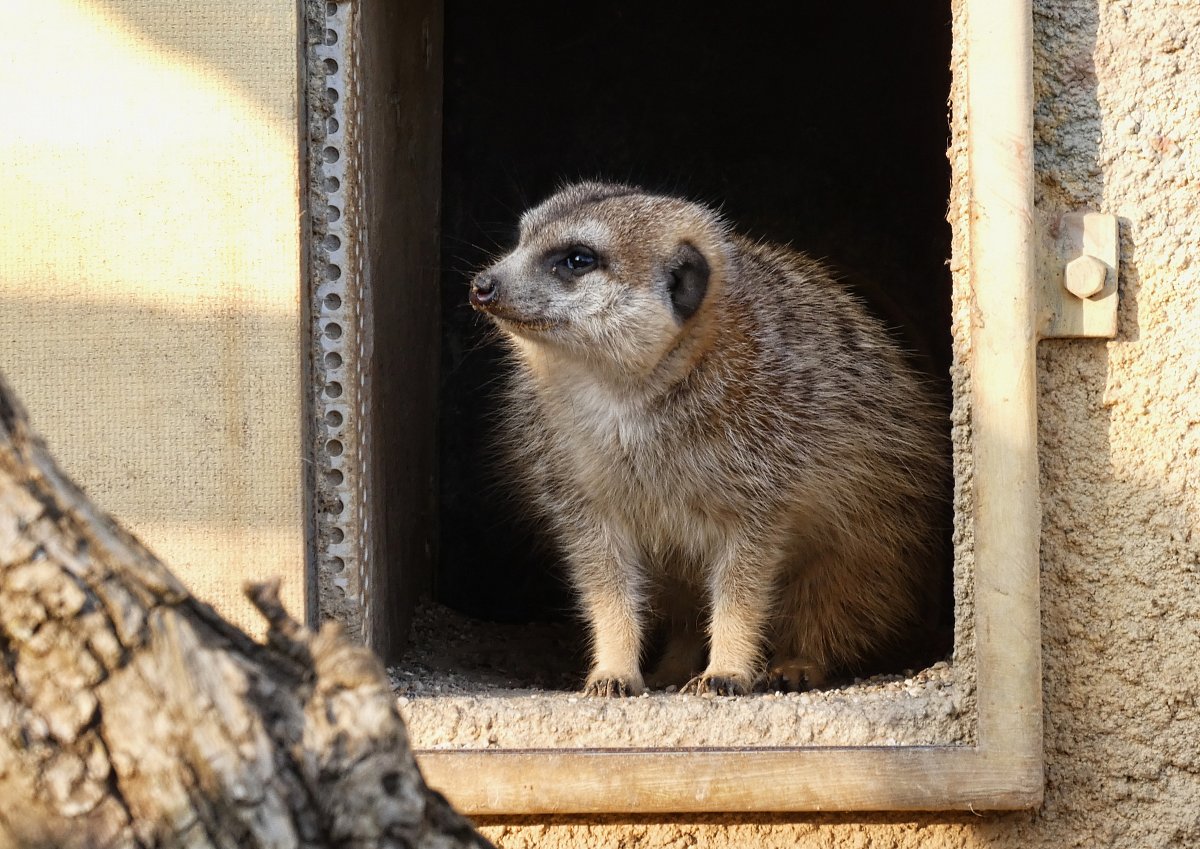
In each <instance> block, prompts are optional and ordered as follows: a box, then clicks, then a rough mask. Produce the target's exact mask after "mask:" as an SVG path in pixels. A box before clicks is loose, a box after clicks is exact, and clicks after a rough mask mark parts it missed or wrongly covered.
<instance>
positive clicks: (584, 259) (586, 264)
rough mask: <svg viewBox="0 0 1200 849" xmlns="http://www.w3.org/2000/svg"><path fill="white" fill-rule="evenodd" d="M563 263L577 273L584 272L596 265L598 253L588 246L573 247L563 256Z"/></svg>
mask: <svg viewBox="0 0 1200 849" xmlns="http://www.w3.org/2000/svg"><path fill="white" fill-rule="evenodd" d="M562 264H563V265H565V266H566V267H567V268H568V269H569V270H571V271H573V272H574V273H576V274H583V273H584V272H585V271H590V270H591V269H592V268H594V267H595V266H596V255H595V254H594V253H592V252H591V251H589V250H588V249H587V248H571V250H569V251H567V253H566V256H564V257H563V259H562Z"/></svg>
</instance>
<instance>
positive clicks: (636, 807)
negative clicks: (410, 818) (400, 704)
mask: <svg viewBox="0 0 1200 849" xmlns="http://www.w3.org/2000/svg"><path fill="white" fill-rule="evenodd" d="M417 5H421V4H420V3H418V4H417ZM961 5H962V8H961V9H960V12H959V13H960V14H964V15H965V39H966V44H965V48H964V55H965V61H966V80H965V86H966V97H965V108H966V110H967V111H966V122H967V144H968V151H967V158H968V173H966V174H965V175H964V174H959V175H957V178H958V179H959V180H964V179H965V180H966V188H965V191H966V194H967V197H968V202H967V207H968V208H967V213H966V214H967V216H968V223H967V225H966V228H967V229H966V233H965V235H966V239H965V244H967V245H968V253H969V256H967V257H966V259H967V261H968V268H969V280H970V284H969V285H970V288H971V292H972V298H973V303H972V307H973V313H972V314H973V316H974V318H973V321H972V326H971V331H970V332H971V338H970V345H969V353H968V355H967V356H968V357H969V360H968V362H967V366H968V368H969V371H970V374H971V381H970V385H971V389H970V392H971V398H970V403H971V411H972V413H971V415H972V421H971V428H972V431H971V433H972V436H971V440H972V448H971V450H972V452H973V463H974V467H973V468H974V474H973V477H972V480H971V481H970V485H971V486H973V487H974V494H973V503H974V505H975V513H974V515H973V516H972V517H971V524H972V527H971V530H972V532H973V544H974V564H973V613H972V614H971V615H973V617H974V667H975V673H976V677H975V682H974V687H975V690H974V693H975V699H976V701H975V714H974V717H973V719H974V728H975V735H974V740H975V742H974V743H973V744H972V745H935V746H884V745H871V746H858V747H811V746H806V747H799V746H797V747H769V748H768V747H739V748H703V749H686V748H685V749H678V748H672V749H666V748H662V749H659V748H648V749H580V748H576V749H561V748H559V749H521V750H511V749H510V750H452V751H447V750H437V751H419V752H418V753H417V757H418V761H419V763H420V766H421V769H422V771H423V772H424V774H425V776H426V778H427V780H428V781H429V783H430V784H431V785H432V786H434V787H436V788H438V789H440V790H441V791H442V792H444V793H445V794H446V795H447V796H448V797H449V799H450V800H451V802H452V803H453V804H454V805H455V806H456V807H458V808H459V809H461V810H463V811H464V812H466V813H468V814H471V815H476V816H486V815H499V814H517V813H524V814H528V813H634V812H647V813H648V812H663V813H667V812H672V813H684V812H715V811H725V812H729V811H747V812H750V811H818V810H820V811H830V810H840V811H875V810H887V811H907V810H951V809H959V810H968V809H969V810H984V809H992V810H998V809H1022V808H1030V807H1035V806H1037V805H1038V804H1040V802H1041V799H1042V786H1043V767H1042V697H1041V654H1040V651H1041V650H1040V642H1041V641H1040V601H1039V576H1038V572H1039V555H1038V540H1039V533H1040V510H1039V504H1038V462H1037V443H1036V406H1035V365H1036V361H1035V346H1036V342H1037V332H1036V328H1035V315H1034V306H1035V292H1036V287H1035V285H1034V284H1035V279H1034V277H1035V266H1034V232H1033V227H1034V224H1033V222H1034V220H1035V218H1034V214H1033V192H1032V184H1033V138H1032V116H1033V95H1032V82H1031V80H1032V70H1031V62H1032V59H1031V57H1032V47H1031V45H1032V32H1031V31H1032V11H1031V4H1030V0H961ZM338 6H339V7H340V10H339V14H341V15H342V16H343V17H342V20H341V25H342V30H341V32H342V35H343V40H344V41H346V42H350V44H344V45H343V46H342V48H341V51H342V52H340V53H339V55H341V56H347V57H350V58H352V59H353V60H354V61H353V63H352V64H351V65H350V66H349V67H346V68H343V69H342V70H341V71H340V72H339V73H341V74H345V75H348V76H347V77H346V79H345V80H344V84H339V87H340V90H341V91H343V92H344V93H345V95H346V100H345V102H344V103H343V104H342V105H341V107H339V108H342V109H345V110H346V111H347V113H348V115H349V117H348V119H347V121H346V126H345V128H344V130H343V131H342V132H344V133H345V134H346V140H345V144H344V145H343V147H342V151H343V153H344V154H345V155H347V156H349V157H351V159H350V161H349V162H348V163H346V165H345V167H346V170H347V173H350V174H351V175H352V176H353V175H357V180H351V181H349V182H347V183H346V184H344V185H343V186H342V187H341V192H342V195H343V196H344V198H343V201H339V202H344V203H346V204H347V205H348V206H350V207H353V206H354V204H355V203H358V204H360V205H363V204H365V201H363V199H362V198H363V197H364V193H363V190H362V183H364V182H367V181H369V179H370V173H371V163H370V162H362V163H357V162H355V161H354V160H353V155H354V153H355V151H359V152H360V153H359V155H361V150H362V149H363V145H362V143H361V140H360V141H359V142H358V143H357V144H356V143H354V141H353V138H352V136H353V135H354V133H356V132H362V124H363V122H362V121H360V120H354V115H353V113H354V110H355V109H356V108H357V107H356V101H355V92H356V90H357V89H356V84H355V81H354V80H353V75H354V74H355V73H366V72H367V70H369V68H368V69H366V70H357V69H358V55H359V54H360V53H361V52H362V51H360V50H357V49H355V48H354V46H353V43H354V40H355V38H356V37H361V36H356V35H355V33H356V29H355V17H356V16H361V14H362V12H361V11H360V6H361V4H360V3H358V2H355V3H349V2H341V3H339V4H338ZM425 6H426V9H428V8H434V9H435V10H438V9H440V7H438V6H437V4H436V0H434V2H433V4H432V5H430V4H428V3H426V4H425ZM389 14H390V13H389ZM421 37H422V38H423V39H425V42H424V49H425V50H426V51H428V38H429V33H428V32H427V31H426V32H424V33H423V34H422V36H421ZM438 86H439V88H438V91H439V96H440V78H439V81H438ZM389 143H391V142H390V141H389ZM368 148H369V145H368ZM368 158H369V156H368ZM416 179H420V178H416ZM434 183H435V186H436V180H434ZM421 190H422V191H423V192H425V193H427V194H428V190H429V186H427V185H423V186H422V187H421ZM356 192H357V200H356V198H355V193H356ZM366 194H369V192H367V193H366ZM376 202H377V201H376ZM357 220H367V219H366V218H362V217H361V216H360V218H359V219H357ZM368 236H369V237H370V238H372V239H375V238H377V237H376V236H375V235H374V234H369V233H362V234H360V237H361V244H357V246H356V240H355V234H354V233H353V232H347V233H346V234H345V239H344V241H347V242H348V244H346V245H343V247H342V248H341V249H340V250H342V251H343V252H346V251H349V252H351V253H353V252H354V251H355V250H358V251H359V252H360V253H361V255H365V256H367V257H368V259H369V257H370V252H369V251H368V250H367V248H366V247H365V243H366V241H367V238H368ZM394 237H395V236H394ZM395 238H400V237H395ZM422 238H423V236H422ZM959 243H960V244H962V243H963V240H960V242H959ZM361 265H362V264H361V263H359V271H358V273H365V274H368V276H369V269H368V271H366V272H363V271H362V270H361ZM352 270H353V269H351V268H348V269H347V271H348V272H352ZM345 278H346V279H344V280H343V281H341V283H342V285H345V286H347V287H349V288H350V289H353V287H354V286H355V285H358V286H360V287H361V286H362V285H364V284H363V283H362V281H358V280H356V278H355V277H354V275H353V273H347V274H346V275H345ZM361 301H362V299H361V298H360V299H357V300H356V299H354V298H348V299H347V303H348V304H352V303H360V302H361ZM359 308H360V309H369V306H365V307H364V306H361V304H360V306H359ZM363 324H364V322H362V321H359V322H358V326H362V325H363ZM366 324H367V326H368V327H369V322H367V323H366ZM346 326H347V327H352V326H354V325H353V324H347V325H346ZM363 332H364V333H369V330H367V331H363ZM343 341H344V343H345V344H344V348H345V350H346V352H347V354H346V359H347V360H348V362H346V363H344V364H343V366H342V368H344V369H348V370H350V372H352V373H357V374H358V375H359V379H358V386H360V387H366V389H364V390H363V391H364V392H368V393H369V388H370V386H371V385H372V383H373V381H372V379H371V377H372V375H371V374H370V372H371V369H372V368H373V367H379V366H372V364H371V362H370V361H368V359H367V357H366V355H362V358H361V359H356V358H355V356H354V351H355V350H356V348H355V345H354V344H352V343H353V342H354V340H353V339H352V338H351V339H349V340H343ZM359 342H360V344H359V345H358V347H357V350H358V351H360V352H361V351H364V350H368V351H369V350H370V345H367V346H365V348H364V346H363V345H362V344H361V340H359ZM324 344H326V345H328V344H329V343H328V342H325V343H324ZM364 374H365V375H366V377H367V379H366V380H364V379H363V375H364ZM351 385H353V384H351ZM364 397H365V396H364ZM367 406H368V405H367V404H366V402H365V401H364V402H363V403H362V404H360V405H359V410H360V412H361V415H362V417H363V418H364V419H365V418H366V417H367V415H368V414H367V412H366V409H367ZM351 409H353V405H351ZM369 426H370V423H369V422H366V424H364V423H363V422H359V423H358V424H357V427H358V432H360V433H361V432H362V430H363V429H364V428H368V429H369ZM352 436H353V434H351V433H350V432H349V431H348V432H347V436H346V439H345V440H344V441H345V442H346V443H347V447H352V448H353V449H354V450H353V451H350V452H349V455H348V456H350V457H351V458H357V462H358V469H359V473H360V474H362V475H364V476H366V477H367V478H369V477H370V475H371V474H372V472H371V468H372V467H371V463H370V456H369V446H368V445H365V444H357V443H354V442H353V440H352V438H351V437H352ZM342 462H348V461H345V460H344V458H343V460H342ZM359 491H360V492H369V491H370V487H369V486H368V487H366V488H365V489H364V488H360V489H359ZM364 497H365V496H364ZM354 506H355V507H356V509H358V510H361V511H364V515H366V514H367V513H369V511H370V510H371V509H372V508H371V506H370V504H368V503H356V504H355V505H354ZM364 534H365V526H364ZM351 543H353V541H351ZM351 543H344V544H343V547H342V549H339V553H340V554H341V555H342V556H345V557H347V558H349V557H351V556H352V555H353V551H352V546H351ZM358 545H359V548H360V553H361V554H362V559H363V560H364V561H365V560H366V559H367V554H368V553H369V549H371V547H372V546H373V545H375V544H374V543H372V542H371V541H370V540H359V541H358ZM316 557H317V558H318V560H319V558H320V553H319V552H318V554H317V555H316ZM385 559H386V558H385ZM315 568H316V567H315V566H314V569H315ZM376 568H378V567H376ZM363 574H364V575H365V573H363ZM360 584H361V586H359V587H358V590H359V591H360V592H361V593H362V594H363V596H364V598H362V599H361V600H360V601H361V603H362V605H363V607H364V608H365V609H368V610H369V609H372V608H374V607H376V606H377V605H378V604H379V603H381V602H379V601H378V600H377V599H371V598H370V597H369V596H370V593H369V592H368V589H369V586H368V585H369V584H370V582H369V580H367V579H366V578H365V577H364V578H363V579H362V580H361V581H360ZM404 624H405V623H404V622H400V623H399V624H397V623H392V624H391V625H390V626H389V630H390V631H394V630H395V629H396V628H398V627H401V626H402V625H404ZM363 636H364V639H366V640H367V641H368V642H369V643H370V642H375V640H376V639H377V635H374V631H373V630H372V629H371V628H370V627H367V628H366V629H365V633H364V635H363ZM375 644H376V645H377V646H378V642H375ZM960 686H961V685H960Z"/></svg>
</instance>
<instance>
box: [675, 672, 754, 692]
mask: <svg viewBox="0 0 1200 849" xmlns="http://www.w3.org/2000/svg"><path fill="white" fill-rule="evenodd" d="M679 692H681V693H693V694H695V695H697V696H744V695H746V694H747V693H749V692H750V681H749V679H747V678H746V677H745V676H742V675H733V674H729V675H721V674H717V675H714V674H712V673H709V672H706V673H704V674H703V675H697V676H696V677H695V678H693V679H692V680H691V681H688V682H687V683H686V684H684V685H683V687H682V688H680V690H679Z"/></svg>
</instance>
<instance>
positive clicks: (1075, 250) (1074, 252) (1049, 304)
mask: <svg viewBox="0 0 1200 849" xmlns="http://www.w3.org/2000/svg"><path fill="white" fill-rule="evenodd" d="M1119 246H1120V237H1119V235H1118V229H1117V218H1116V216H1115V215H1104V214H1101V213H1099V212H1069V213H1067V214H1065V215H1063V216H1062V218H1061V219H1060V220H1059V224H1058V231H1057V239H1056V240H1055V243H1054V244H1053V245H1051V246H1050V247H1049V250H1048V251H1047V254H1046V256H1045V261H1044V262H1043V264H1042V268H1041V274H1040V275H1039V277H1040V278H1041V285H1042V292H1041V299H1040V304H1039V307H1040V308H1039V318H1040V319H1041V320H1040V321H1039V322H1038V326H1039V328H1040V333H1039V334H1038V335H1039V337H1040V338H1042V339H1079V338H1098V339H1112V338H1114V337H1115V336H1116V335H1117V269H1118V268H1119V264H1118V249H1119Z"/></svg>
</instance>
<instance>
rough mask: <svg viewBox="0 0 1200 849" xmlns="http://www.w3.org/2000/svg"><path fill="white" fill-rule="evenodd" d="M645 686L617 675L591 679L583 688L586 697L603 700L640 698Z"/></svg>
mask: <svg viewBox="0 0 1200 849" xmlns="http://www.w3.org/2000/svg"><path fill="white" fill-rule="evenodd" d="M645 689H646V688H645V685H643V684H642V682H641V681H637V680H634V679H633V678H625V677H620V676H615V675H600V676H597V677H593V678H589V679H588V682H587V684H585V685H584V687H583V694H584V695H585V696H597V697H599V698H602V699H620V698H627V697H629V696H640V695H641V694H642V692H643V691H645Z"/></svg>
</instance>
